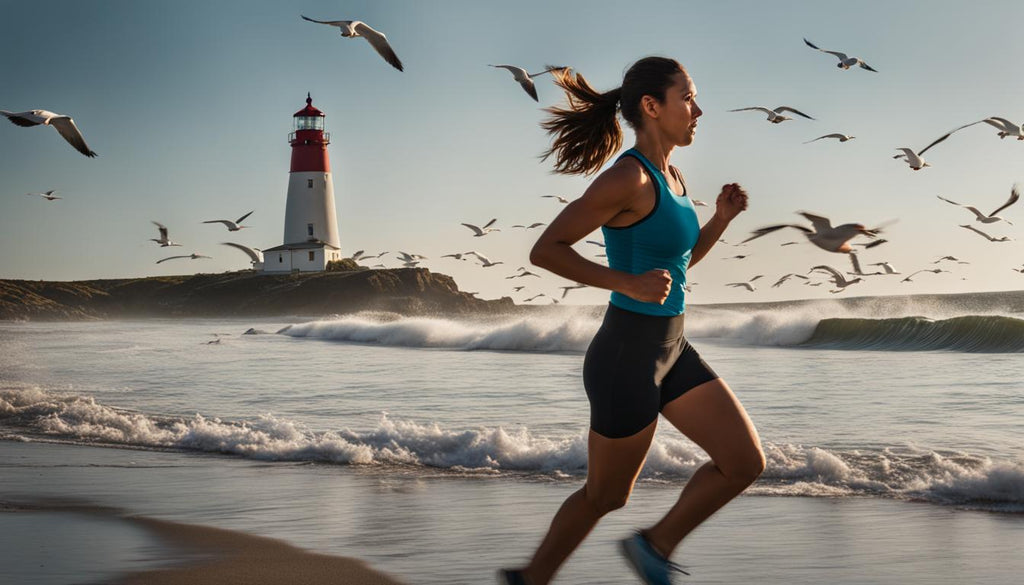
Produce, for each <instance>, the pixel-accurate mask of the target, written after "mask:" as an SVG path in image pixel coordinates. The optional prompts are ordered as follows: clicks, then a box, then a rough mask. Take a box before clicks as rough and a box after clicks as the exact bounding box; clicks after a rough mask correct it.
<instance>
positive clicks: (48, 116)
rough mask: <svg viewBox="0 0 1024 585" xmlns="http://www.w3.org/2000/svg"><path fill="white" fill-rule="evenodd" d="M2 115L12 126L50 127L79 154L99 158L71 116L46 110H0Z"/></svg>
mask: <svg viewBox="0 0 1024 585" xmlns="http://www.w3.org/2000/svg"><path fill="white" fill-rule="evenodd" d="M0 114H3V115H4V116H7V119H8V120H10V121H11V123H12V124H16V125H18V126H24V127H26V128H27V127H29V126H39V125H43V126H49V127H51V128H53V129H54V130H56V131H57V132H58V133H59V134H60V135H61V136H63V137H64V140H67V141H68V144H70V145H71V146H74V147H75V150H77V151H78V152H80V153H82V154H84V155H85V156H87V157H89V158H93V157H95V156H99V155H97V154H96V153H95V152H93V151H92V149H91V148H89V145H88V144H86V143H85V138H83V137H82V133H81V132H80V131H79V130H78V126H75V121H74V120H72V119H71V116H65V115H64V114H55V113H53V112H48V111H46V110H28V111H27V112H8V111H6V110H0Z"/></svg>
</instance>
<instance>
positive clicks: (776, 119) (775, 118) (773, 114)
mask: <svg viewBox="0 0 1024 585" xmlns="http://www.w3.org/2000/svg"><path fill="white" fill-rule="evenodd" d="M748 110H757V111H759V112H764V113H766V114H768V121H769V122H771V123H772V124H781V123H782V122H785V121H786V120H792V119H793V118H790V117H789V116H783V115H782V112H790V113H793V114H796V115H797V116H803V117H804V118H807V119H808V120H813V119H814V118H812V117H810V116H808V115H807V114H805V113H803V112H801V111H800V110H797V109H794V108H791V107H789V106H779V107H777V108H775V109H774V110H769V109H768V108H763V107H761V106H751V107H749V108H738V109H735V110H729V111H730V112H746V111H748Z"/></svg>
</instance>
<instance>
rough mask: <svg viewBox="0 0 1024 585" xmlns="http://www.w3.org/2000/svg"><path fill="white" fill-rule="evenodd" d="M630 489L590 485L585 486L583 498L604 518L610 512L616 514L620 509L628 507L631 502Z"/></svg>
mask: <svg viewBox="0 0 1024 585" xmlns="http://www.w3.org/2000/svg"><path fill="white" fill-rule="evenodd" d="M630 491H631V490H630V489H628V488H627V489H622V488H613V487H607V486H605V487H600V486H599V487H596V488H595V487H593V486H590V485H586V486H583V497H585V498H586V500H587V503H589V504H590V507H591V508H593V510H594V511H595V512H597V513H598V514H600V515H602V516H604V515H605V514H607V513H609V512H614V511H615V510H618V509H619V508H622V507H623V506H625V505H626V502H628V501H629V494H630Z"/></svg>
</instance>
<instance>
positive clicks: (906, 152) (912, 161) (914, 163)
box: [893, 148, 932, 171]
mask: <svg viewBox="0 0 1024 585" xmlns="http://www.w3.org/2000/svg"><path fill="white" fill-rule="evenodd" d="M896 150H900V151H903V154H897V155H896V156H894V157H893V158H902V159H904V160H905V161H907V164H908V165H910V168H911V169H913V170H915V171H920V170H921V169H923V168H924V167H930V166H932V165H930V164H928V163H926V162H924V159H923V158H921V153H923V152H924V150H922V151H921V152H918V153H917V154H914V151H913V150H910V149H909V148H897V149H896ZM925 150H927V148H926V149H925Z"/></svg>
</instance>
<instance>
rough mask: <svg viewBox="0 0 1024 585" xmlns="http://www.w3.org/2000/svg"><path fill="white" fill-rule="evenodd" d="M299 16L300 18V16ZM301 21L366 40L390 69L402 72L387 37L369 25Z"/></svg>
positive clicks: (329, 21)
mask: <svg viewBox="0 0 1024 585" xmlns="http://www.w3.org/2000/svg"><path fill="white" fill-rule="evenodd" d="M299 16H302V15H301V14H300V15H299ZM302 18H303V20H308V21H309V22H317V23H320V24H326V25H328V26H336V27H338V28H339V29H341V36H343V37H345V38H355V37H363V38H364V39H366V41H367V42H368V43H370V46H371V47H373V50H374V51H377V54H379V55H380V56H381V57H384V60H385V61H387V62H388V64H390V65H391V66H392V67H394V68H395V69H398V70H399V71H402V62H401V61H400V60H399V59H398V55H396V54H395V51H394V50H393V49H392V48H391V45H389V44H388V39H387V37H385V36H384V33H382V32H379V31H376V30H374V29H372V28H370V25H368V24H366V23H365V22H363V21H361V20H316V19H315V18H309V17H307V16H302Z"/></svg>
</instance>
